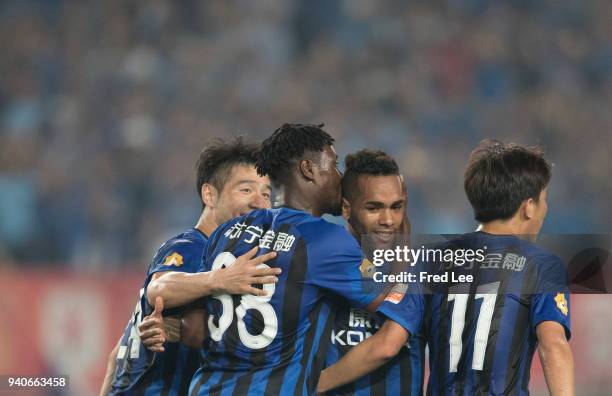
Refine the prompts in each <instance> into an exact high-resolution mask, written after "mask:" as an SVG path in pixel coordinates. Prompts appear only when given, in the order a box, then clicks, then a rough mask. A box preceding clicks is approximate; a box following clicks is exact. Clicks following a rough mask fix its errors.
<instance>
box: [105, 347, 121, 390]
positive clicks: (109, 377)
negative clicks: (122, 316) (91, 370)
mask: <svg viewBox="0 0 612 396" xmlns="http://www.w3.org/2000/svg"><path fill="white" fill-rule="evenodd" d="M119 344H121V337H120V338H119V340H118V341H117V344H116V345H115V347H114V348H113V350H112V351H111V353H110V354H109V355H108V362H107V363H106V374H104V381H103V382H102V388H101V389H100V396H106V395H107V394H108V392H109V391H110V387H111V383H112V382H113V377H114V376H115V368H116V365H117V352H118V351H119Z"/></svg>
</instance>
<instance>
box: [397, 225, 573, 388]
mask: <svg viewBox="0 0 612 396" xmlns="http://www.w3.org/2000/svg"><path fill="white" fill-rule="evenodd" d="M439 248H441V249H445V248H452V249H454V250H456V249H473V250H476V249H482V248H485V249H486V255H484V260H481V261H473V262H471V263H468V264H465V265H464V267H465V268H462V269H461V270H462V271H463V272H462V273H464V274H465V273H470V274H472V275H473V276H474V278H473V281H472V282H470V283H466V284H454V285H452V286H451V287H449V288H448V289H447V291H446V292H444V293H434V294H428V295H424V296H422V298H423V299H424V303H423V304H424V306H425V307H426V310H425V312H424V326H423V328H424V332H425V334H426V337H427V342H428V346H429V364H430V377H429V382H428V386H427V394H428V395H466V396H467V395H528V394H529V390H528V385H529V375H530V368H531V361H532V359H533V355H534V352H535V350H536V348H537V345H538V342H537V336H536V327H537V325H538V324H540V323H541V322H543V321H555V322H558V323H559V324H561V325H562V326H563V327H564V329H565V332H566V337H567V338H569V337H570V312H569V308H570V307H569V294H568V286H567V275H566V271H565V267H564V266H563V263H562V262H561V260H560V259H559V258H558V257H557V256H554V255H552V254H550V253H548V252H546V251H544V250H543V249H541V248H539V247H537V246H535V245H534V244H532V243H529V242H527V241H526V240H523V239H520V238H517V237H514V236H504V235H492V234H487V233H484V232H475V233H470V234H466V235H463V236H461V237H459V238H458V239H455V240H453V241H451V242H449V243H447V244H445V245H442V246H439ZM427 267H428V268H432V265H430V264H428V265H427ZM438 268H441V267H440V266H438ZM399 305H401V303H400V304H399ZM387 315H388V316H390V317H392V316H393V313H392V314H389V313H387Z"/></svg>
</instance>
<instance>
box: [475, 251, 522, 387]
mask: <svg viewBox="0 0 612 396" xmlns="http://www.w3.org/2000/svg"><path fill="white" fill-rule="evenodd" d="M508 253H514V249H512V248H509V249H508V250H506V252H505V254H508ZM504 257H505V255H504ZM493 271H497V274H498V275H497V276H498V278H499V282H500V285H499V289H498V290H497V298H496V300H495V307H494V308H493V317H492V318H491V327H490V328H489V334H488V339H487V349H486V351H485V358H484V362H483V365H482V371H480V372H478V371H476V373H475V378H476V381H475V384H474V386H475V387H476V389H478V390H479V391H482V392H486V394H488V393H489V391H490V389H491V376H492V374H493V363H494V361H495V350H496V349H497V340H498V336H499V325H500V323H501V321H502V318H503V314H504V307H505V305H506V290H507V289H508V285H509V284H510V282H511V281H512V277H513V275H514V272H513V271H509V270H503V269H498V270H493Z"/></svg>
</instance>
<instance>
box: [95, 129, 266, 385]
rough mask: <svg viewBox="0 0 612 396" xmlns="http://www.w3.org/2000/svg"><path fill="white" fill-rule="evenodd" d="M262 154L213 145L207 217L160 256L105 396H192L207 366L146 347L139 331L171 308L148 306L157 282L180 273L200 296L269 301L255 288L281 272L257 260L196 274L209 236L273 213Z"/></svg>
mask: <svg viewBox="0 0 612 396" xmlns="http://www.w3.org/2000/svg"><path fill="white" fill-rule="evenodd" d="M257 150H258V147H257V146H256V145H252V144H247V143H244V142H243V141H242V139H241V138H237V139H234V140H232V141H222V140H218V141H216V142H213V143H212V144H211V145H210V146H208V147H206V148H205V149H204V150H203V151H202V153H201V154H200V157H199V160H198V163H197V190H198V193H199V195H200V198H201V200H202V206H203V210H202V213H201V216H200V218H199V220H198V222H197V224H196V226H195V227H194V228H191V229H189V230H187V231H185V232H183V233H181V234H179V235H177V236H175V237H173V238H171V239H169V240H168V241H167V242H165V243H164V244H163V245H162V246H161V247H160V248H159V250H158V251H157V253H156V254H155V256H154V258H153V261H152V263H151V265H150V266H149V270H148V273H147V278H146V280H145V283H144V287H143V289H141V291H140V299H139V301H138V303H137V304H136V308H135V310H134V313H133V317H132V319H131V320H130V322H129V323H128V325H127V327H126V329H125V332H124V334H123V336H122V337H121V338H120V340H119V342H118V344H117V346H116V347H115V348H114V350H113V352H111V355H110V357H109V364H108V367H107V373H106V378H105V380H104V384H103V386H102V389H101V392H100V393H101V394H103V395H106V394H111V395H132V394H134V395H140V394H145V393H146V394H161V393H164V394H167V395H177V394H185V393H186V392H187V389H188V386H189V381H190V380H191V377H192V375H193V373H194V372H195V370H196V369H197V367H198V366H199V364H200V358H199V351H198V350H197V349H190V348H188V347H186V346H184V345H182V344H180V343H167V344H166V346H165V348H164V347H162V348H161V349H160V350H159V352H157V353H155V352H151V351H149V350H147V349H146V348H145V347H144V345H143V344H142V343H141V340H140V337H139V333H138V325H139V323H140V321H141V319H142V317H144V315H147V314H149V313H151V310H152V307H153V306H155V307H156V309H155V311H156V312H158V311H160V310H161V309H162V308H163V307H162V306H161V305H160V303H161V300H158V301H157V302H156V300H155V298H153V299H151V298H148V294H149V286H150V284H151V282H153V281H155V280H158V279H162V278H165V277H169V276H170V277H171V276H172V274H179V273H180V274H183V275H186V276H191V279H192V280H193V282H192V283H191V285H192V287H193V288H194V293H195V295H196V296H205V295H208V294H212V293H220V292H228V293H253V294H255V295H259V294H264V293H263V292H262V291H261V290H259V289H257V288H254V287H253V286H252V285H253V284H259V283H265V282H274V281H275V280H276V278H275V277H274V275H276V273H277V272H278V271H277V270H276V269H274V270H270V269H257V268H256V266H257V265H258V264H260V263H261V261H262V260H261V259H257V260H250V261H249V260H247V259H246V258H248V257H249V256H245V257H242V258H241V259H240V260H239V261H237V263H236V264H235V265H234V266H233V267H230V268H227V269H220V270H218V271H210V272H205V273H198V274H194V273H195V272H196V271H197V270H198V268H199V266H200V263H201V259H202V252H203V250H204V246H205V243H206V241H207V240H208V236H209V235H210V234H211V233H212V232H213V231H214V230H215V229H216V228H217V226H218V225H219V224H220V223H222V222H225V221H227V220H229V219H231V218H232V217H235V216H239V215H242V214H245V213H248V212H250V211H251V210H253V209H259V208H269V207H270V183H269V179H268V177H262V176H259V175H258V174H257V172H256V170H255V166H254V165H255V160H256V154H257ZM253 254H254V253H253ZM264 258H265V257H264ZM169 302H170V304H168V305H169V306H170V307H171V308H172V307H178V306H180V305H181V304H180V301H178V302H177V301H169ZM165 314H166V315H169V316H176V317H178V318H179V319H178V320H179V323H180V317H181V315H182V314H183V309H182V308H175V309H170V310H166V312H165ZM167 322H171V321H170V320H167ZM175 322H176V321H175ZM175 327H176V328H179V327H180V325H176V326H175ZM162 341H163V340H162Z"/></svg>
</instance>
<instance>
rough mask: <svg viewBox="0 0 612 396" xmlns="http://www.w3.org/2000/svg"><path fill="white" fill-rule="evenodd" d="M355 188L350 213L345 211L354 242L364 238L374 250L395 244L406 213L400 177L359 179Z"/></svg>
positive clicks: (360, 177) (363, 177)
mask: <svg viewBox="0 0 612 396" xmlns="http://www.w3.org/2000/svg"><path fill="white" fill-rule="evenodd" d="M356 187H357V188H356V193H355V194H354V197H351V201H350V202H348V203H349V209H348V211H347V210H345V211H344V216H345V218H347V221H348V223H349V225H350V226H351V228H352V230H351V231H353V232H355V233H356V234H357V235H356V237H357V238H361V237H363V236H364V235H367V238H368V240H369V242H371V243H373V245H374V247H375V248H377V249H385V248H388V247H389V246H390V245H391V244H393V243H394V241H395V237H396V235H397V233H398V232H399V230H400V227H401V226H402V221H404V214H405V211H406V192H405V190H404V188H403V186H402V181H401V179H400V177H399V176H396V175H391V176H366V175H362V176H359V177H358V178H357V186H356ZM406 221H408V219H407V218H406Z"/></svg>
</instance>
